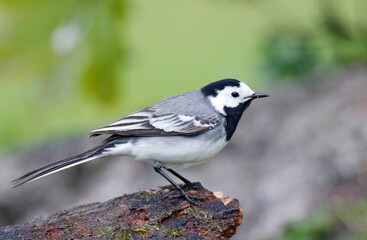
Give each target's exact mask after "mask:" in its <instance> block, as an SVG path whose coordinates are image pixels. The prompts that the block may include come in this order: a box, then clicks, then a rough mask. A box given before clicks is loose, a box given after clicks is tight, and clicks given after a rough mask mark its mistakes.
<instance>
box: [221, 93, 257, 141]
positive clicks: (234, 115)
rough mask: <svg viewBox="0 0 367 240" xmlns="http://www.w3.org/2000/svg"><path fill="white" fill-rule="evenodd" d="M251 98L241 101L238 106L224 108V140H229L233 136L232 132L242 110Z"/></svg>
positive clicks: (248, 104)
mask: <svg viewBox="0 0 367 240" xmlns="http://www.w3.org/2000/svg"><path fill="white" fill-rule="evenodd" d="M250 103H251V100H249V101H246V102H244V103H241V104H240V105H239V106H237V107H235V108H227V107H225V108H224V111H225V112H226V114H227V116H226V124H225V130H226V135H227V136H226V140H227V141H229V140H230V139H231V137H232V136H233V134H234V132H235V131H236V128H237V124H238V122H239V121H240V119H241V117H242V114H243V112H244V111H245V110H246V109H247V108H248V107H249V106H250Z"/></svg>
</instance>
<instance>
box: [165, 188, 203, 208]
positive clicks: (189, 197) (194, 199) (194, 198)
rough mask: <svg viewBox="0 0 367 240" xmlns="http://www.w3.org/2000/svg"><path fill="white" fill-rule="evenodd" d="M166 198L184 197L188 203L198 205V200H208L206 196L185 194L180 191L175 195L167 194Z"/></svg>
mask: <svg viewBox="0 0 367 240" xmlns="http://www.w3.org/2000/svg"><path fill="white" fill-rule="evenodd" d="M166 198H169V199H175V198H185V199H186V201H188V202H189V203H191V204H193V205H196V206H197V205H200V202H198V201H205V200H208V198H206V197H197V196H192V195H189V194H187V193H186V192H184V191H182V192H181V193H180V194H176V195H170V196H167V197H166Z"/></svg>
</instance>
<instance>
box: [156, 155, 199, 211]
mask: <svg viewBox="0 0 367 240" xmlns="http://www.w3.org/2000/svg"><path fill="white" fill-rule="evenodd" d="M153 168H154V170H155V171H156V172H157V173H159V174H160V175H161V176H162V177H164V178H165V179H166V180H167V181H168V182H170V183H171V184H172V185H173V186H174V187H175V188H176V189H177V190H178V191H179V192H180V194H179V195H177V196H173V197H184V198H185V199H186V200H187V201H188V202H189V203H191V204H194V205H197V204H198V203H197V202H195V201H194V200H193V199H197V200H206V198H201V197H195V196H190V195H188V194H187V193H186V192H185V191H184V190H183V189H182V188H181V187H180V185H178V184H177V183H176V182H175V181H173V180H172V178H170V177H169V176H168V175H167V174H166V173H165V172H164V171H163V170H162V163H161V162H158V161H156V162H154V164H153Z"/></svg>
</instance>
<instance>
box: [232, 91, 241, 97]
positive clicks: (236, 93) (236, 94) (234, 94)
mask: <svg viewBox="0 0 367 240" xmlns="http://www.w3.org/2000/svg"><path fill="white" fill-rule="evenodd" d="M239 96H240V95H239V94H238V92H233V93H232V97H239Z"/></svg>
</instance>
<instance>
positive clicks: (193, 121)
mask: <svg viewBox="0 0 367 240" xmlns="http://www.w3.org/2000/svg"><path fill="white" fill-rule="evenodd" d="M219 123H220V119H219V117H218V116H216V115H213V116H209V117H203V116H188V115H183V114H177V113H167V114H160V115H157V114H156V111H155V109H154V108H144V109H141V110H139V111H137V112H134V113H132V114H130V115H128V116H126V117H124V118H122V119H120V120H118V121H116V122H114V123H112V124H110V125H108V126H105V127H102V128H99V129H97V130H94V131H92V132H91V133H90V136H98V135H101V134H112V135H120V136H131V137H143V136H180V135H183V136H193V135H198V134H201V133H203V132H205V131H208V130H210V129H213V128H215V127H216V126H218V125H219Z"/></svg>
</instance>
